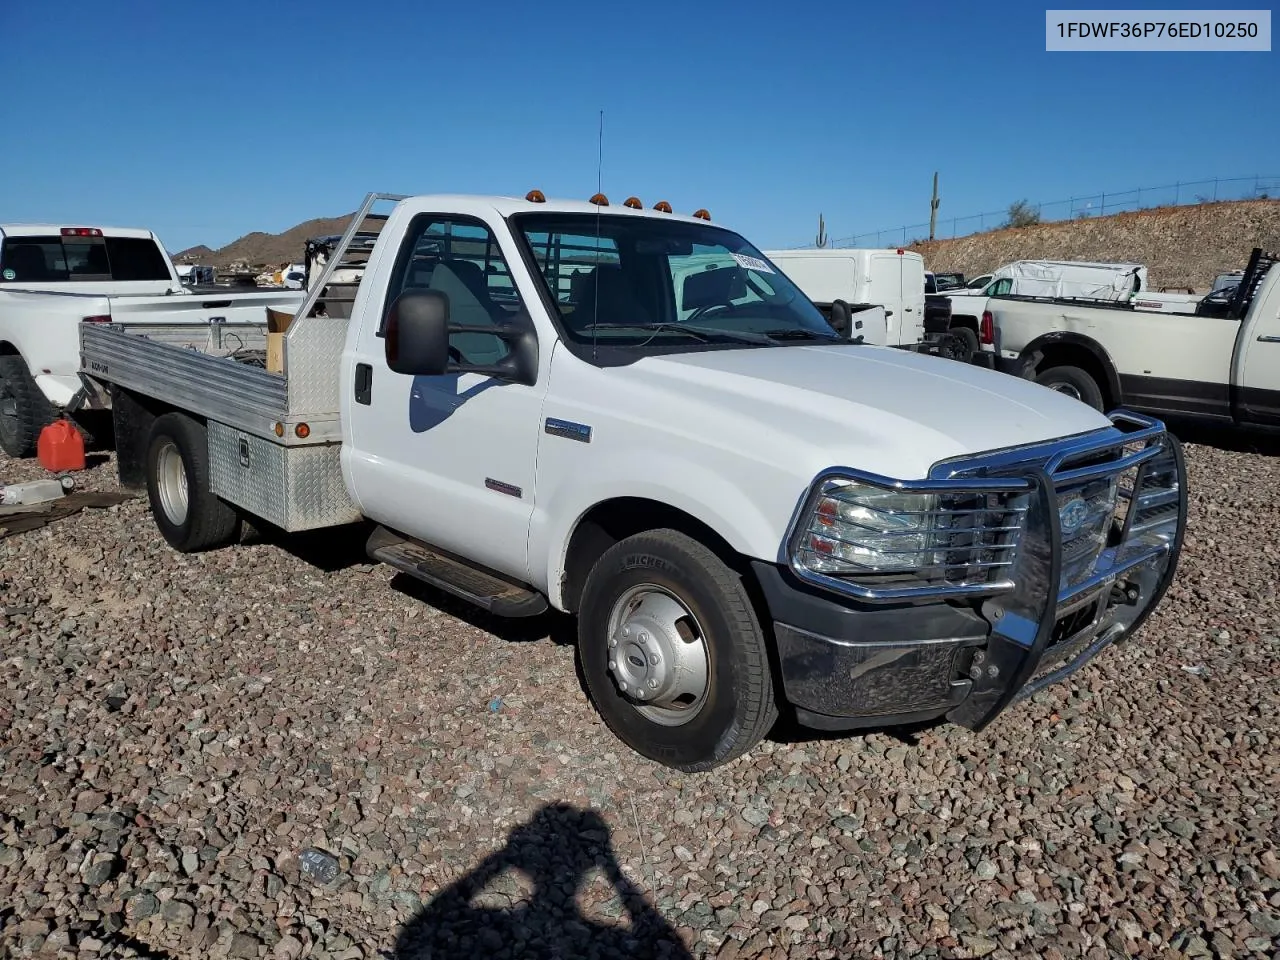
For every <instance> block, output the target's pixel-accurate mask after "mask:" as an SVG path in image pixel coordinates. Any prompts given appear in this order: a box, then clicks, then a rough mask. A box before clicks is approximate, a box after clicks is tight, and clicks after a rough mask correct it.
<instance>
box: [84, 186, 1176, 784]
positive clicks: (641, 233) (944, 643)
mask: <svg viewBox="0 0 1280 960" xmlns="http://www.w3.org/2000/svg"><path fill="white" fill-rule="evenodd" d="M385 204H392V205H393V206H392V209H391V210H390V212H389V214H388V215H381V214H379V215H377V217H378V237H377V240H376V243H375V244H374V246H373V249H372V250H371V251H364V252H362V253H361V254H360V256H361V257H364V258H367V265H366V268H365V269H364V272H363V276H362V277H361V279H360V282H359V285H358V287H357V289H356V292H355V295H354V299H353V301H352V302H351V304H350V309H346V308H345V307H343V308H341V309H339V310H337V311H336V313H337V314H339V315H338V316H329V315H327V314H328V311H327V310H326V311H324V312H323V313H322V312H319V311H317V310H315V309H314V305H315V303H316V302H317V299H318V298H319V297H320V296H321V292H322V291H323V290H324V289H325V288H326V285H327V277H326V276H325V275H322V276H320V277H319V278H318V279H317V281H316V282H314V283H312V284H310V285H309V286H310V290H309V292H308V294H307V298H306V299H305V300H304V301H303V304H302V307H301V309H300V310H299V312H298V315H297V316H296V318H295V319H294V321H293V322H292V323H291V324H290V326H289V327H288V330H287V332H286V333H285V335H284V336H285V339H284V370H283V373H281V374H272V373H268V372H267V371H266V370H265V369H262V368H259V367H255V366H250V365H247V364H244V363H240V362H237V360H236V359H235V358H227V357H217V356H212V355H209V354H208V353H205V352H203V351H202V350H201V349H189V348H186V347H183V346H180V345H176V344H174V343H172V342H167V341H166V340H164V339H163V338H160V339H150V338H147V337H145V336H140V335H139V334H138V333H137V332H136V331H131V330H129V329H118V328H116V327H114V326H112V325H109V324H83V325H82V326H81V331H80V334H81V350H82V355H83V356H82V376H83V378H84V379H85V381H86V389H91V390H92V391H93V392H95V393H100V394H103V395H105V396H106V397H107V398H108V400H109V402H110V404H111V407H112V409H113V411H114V416H115V421H116V442H117V447H118V455H119V456H118V462H119V470H120V476H121V481H122V482H123V483H125V484H126V485H135V486H143V485H145V487H146V488H147V491H148V495H149V498H150V503H151V509H152V513H153V515H154V518H155V522H156V524H157V526H158V527H159V529H160V531H161V532H162V533H163V535H164V537H165V538H166V539H167V540H168V542H169V543H170V544H172V545H173V547H174V548H175V549H177V550H182V551H190V550H198V549H206V548H211V547H215V546H220V545H226V544H231V543H233V542H234V541H235V540H236V539H237V531H238V527H239V525H240V523H241V522H242V518H243V517H244V516H246V515H247V516H250V517H252V518H254V519H255V520H257V521H264V520H265V521H268V522H270V523H272V524H274V525H276V526H278V527H281V528H283V529H284V530H286V531H296V530H306V529H314V528H319V527H328V526H334V525H339V524H347V523H356V522H363V523H366V524H368V525H369V526H370V528H371V532H370V535H369V540H368V552H369V554H370V555H371V556H372V557H374V558H375V559H377V560H379V561H382V562H385V563H387V564H389V565H390V566H392V567H394V568H396V569H399V570H401V571H404V572H406V573H408V574H410V575H411V576H414V577H417V578H419V579H421V580H423V581H425V582H427V583H429V584H432V585H434V586H436V587H438V588H440V589H442V590H445V591H449V592H451V593H453V594H456V595H459V596H461V597H464V598H466V599H467V600H468V601H470V602H472V603H475V604H477V605H479V606H481V607H484V608H486V609H488V610H490V611H492V612H493V613H495V614H499V615H503V616H522V615H524V616H527V615H538V614H541V613H543V612H545V611H548V610H556V611H561V612H564V613H568V614H572V615H574V616H575V617H576V619H577V625H578V640H577V642H578V652H579V656H580V659H581V665H582V670H583V675H584V677H585V681H586V685H587V688H588V690H589V693H590V696H591V698H592V700H593V702H594V704H595V706H596V708H597V709H598V711H599V713H600V714H601V716H602V717H603V719H604V721H605V722H606V723H607V724H608V726H609V727H610V729H611V730H612V731H614V733H615V734H616V735H617V736H618V737H619V738H620V739H621V740H623V741H624V742H625V743H627V744H628V745H629V746H630V747H632V748H633V749H635V750H636V751H638V752H639V753H641V754H643V755H645V756H647V757H649V758H651V759H653V760H655V761H657V762H660V763H663V764H666V765H669V766H672V767H676V768H679V769H682V770H703V769H707V768H710V767H713V766H716V765H718V764H721V763H724V762H726V761H728V760H730V759H732V758H734V757H737V756H740V755H741V754H743V753H744V752H746V751H747V750H749V749H750V748H751V747H752V746H753V745H754V744H755V743H756V742H757V741H758V740H759V739H760V738H761V737H762V736H764V735H765V734H766V733H767V732H768V731H769V729H770V727H771V726H772V724H773V723H774V721H775V719H776V718H777V717H778V716H779V712H780V711H788V712H790V713H791V714H792V715H793V716H794V717H796V718H797V719H798V720H799V721H800V722H801V723H803V724H806V725H809V726H812V727H818V728H825V729H856V728H865V727H883V726H889V725H893V724H898V723H903V722H913V721H919V720H926V719H933V718H946V719H949V720H951V721H953V722H956V723H959V724H961V725H964V726H966V727H968V728H970V729H975V730H977V729H982V728H983V727H984V726H985V725H986V724H988V723H990V722H991V721H992V720H993V719H994V718H995V717H996V716H998V715H999V714H1000V713H1001V712H1002V711H1003V710H1005V708H1007V707H1008V706H1009V705H1010V704H1012V703H1014V702H1015V701H1017V700H1019V699H1021V698H1024V697H1026V696H1029V695H1030V694H1031V693H1034V692H1035V691H1037V690H1039V689H1042V688H1043V687H1044V686H1046V685H1048V684H1051V683H1054V682H1056V681H1058V680H1061V679H1063V678H1064V677H1066V676H1068V675H1069V674H1070V673H1071V672H1073V671H1074V670H1076V669H1078V668H1079V667H1080V666H1081V665H1082V664H1084V663H1086V662H1088V661H1089V660H1090V658H1092V657H1093V656H1095V655H1097V654H1098V653H1099V652H1100V651H1102V650H1103V649H1105V648H1106V647H1107V646H1108V645H1110V644H1111V643H1113V642H1115V641H1117V640H1119V639H1121V638H1124V637H1127V636H1130V635H1132V633H1133V632H1134V631H1135V630H1136V629H1137V628H1138V626H1139V625H1140V624H1141V622H1142V621H1143V620H1144V619H1145V618H1146V617H1147V616H1148V615H1149V614H1150V612H1151V611H1152V609H1154V608H1155V606H1156V605H1157V604H1158V603H1159V601H1160V598H1161V596H1162V595H1163V593H1164V592H1165V590H1166V588H1167V586H1168V584H1169V581H1170V579H1171V578H1172V576H1173V575H1174V571H1175V569H1176V564H1177V557H1178V554H1179V551H1180V548H1181V541H1182V533H1183V529H1184V526H1185V517H1186V501H1187V491H1186V478H1185V468H1184V463H1183V458H1182V454H1181V448H1180V446H1179V445H1178V442H1177V441H1176V439H1174V438H1173V437H1172V436H1170V435H1169V434H1168V433H1167V432H1166V431H1165V430H1164V428H1163V426H1162V425H1161V424H1160V423H1159V422H1157V421H1154V420H1151V419H1149V418H1145V417H1141V416H1138V415H1134V414H1129V413H1126V412H1123V411H1112V413H1111V414H1110V415H1103V414H1101V413H1099V412H1097V411H1095V410H1093V409H1091V408H1090V407H1088V406H1087V405H1085V404H1083V403H1080V402H1078V401H1076V400H1073V399H1071V398H1069V397H1066V396H1063V395H1061V394H1058V393H1055V392H1053V391H1050V390H1046V389H1044V388H1043V387H1040V386H1037V385H1036V384H1033V383H1028V382H1026V381H1024V380H1021V379H1018V378H1014V377H1008V376H1004V375H1001V374H999V373H996V372H994V371H990V370H985V369H981V368H979V367H976V366H968V365H964V364H958V363H954V362H951V361H947V360H944V359H939V358H936V357H930V356H925V355H921V354H917V353H911V352H905V351H902V350H898V349H893V348H888V347H878V346H869V345H866V344H859V343H856V342H854V341H852V340H850V339H848V338H847V337H845V338H842V337H839V336H835V335H833V331H832V328H831V326H830V325H829V323H828V321H827V319H826V318H825V317H824V316H823V315H822V314H821V313H820V312H819V311H818V310H817V308H816V307H815V306H814V305H813V303H812V302H811V301H810V300H808V299H807V298H806V297H805V296H804V295H803V294H801V293H800V291H799V290H798V289H796V288H795V286H794V285H793V284H791V283H790V281H788V280H787V279H786V277H785V276H783V275H782V274H781V273H780V272H779V271H778V270H777V268H776V267H774V266H773V265H772V264H771V263H770V262H769V261H768V259H767V258H766V257H765V256H764V255H763V254H761V252H760V251H759V250H758V249H756V248H755V247H753V246H752V245H751V244H750V243H748V242H747V241H746V240H744V239H743V238H742V237H741V236H740V235H738V234H736V233H734V232H733V231H731V230H729V229H726V228H724V227H721V226H718V225H716V224H713V223H711V222H710V217H709V215H708V214H707V213H706V211H699V212H698V214H695V215H694V216H692V217H688V216H679V215H676V214H674V213H672V212H670V211H671V208H670V206H669V205H668V204H666V203H659V204H657V205H655V207H653V208H651V209H645V208H643V207H642V205H641V203H640V201H639V200H638V199H636V198H629V199H628V200H627V201H626V203H624V204H623V205H622V206H617V205H610V204H609V203H608V201H607V199H606V198H605V197H602V196H600V195H597V196H595V197H593V198H592V199H591V201H589V202H586V203H583V202H575V201H556V202H552V201H548V200H547V199H546V198H545V197H543V196H542V195H541V194H540V193H539V192H537V191H531V192H530V194H529V195H528V196H527V197H525V198H522V199H521V198H506V197H470V196H454V195H430V196H415V197H400V196H392V195H381V194H370V195H369V196H368V197H367V198H366V200H365V204H364V206H363V207H362V208H361V210H360V211H359V213H358V214H357V215H356V217H355V218H353V220H352V222H351V226H350V227H349V228H348V231H347V233H346V234H345V235H344V237H343V238H342V240H341V241H340V242H339V243H338V245H337V247H336V248H335V250H334V255H333V256H332V257H331V258H329V261H328V263H326V265H325V267H324V270H325V271H326V273H328V272H330V271H335V270H338V269H342V263H343V259H344V254H345V251H346V249H347V247H348V244H349V242H350V241H351V240H352V238H353V237H354V236H355V234H356V232H357V230H358V229H360V228H361V224H362V223H365V224H367V223H368V222H370V220H371V219H374V217H375V213H374V211H375V207H380V206H382V205H385ZM365 229H367V227H365ZM708 256H710V257H713V258H714V259H715V260H716V261H717V262H716V263H713V264H711V265H710V266H708V265H707V263H706V262H705V258H707V257H708ZM690 257H698V258H703V259H701V260H699V261H698V264H699V276H700V277H702V278H703V279H701V280H699V281H696V282H695V281H693V280H692V279H691V278H689V277H688V276H686V277H685V279H684V281H683V283H682V285H681V293H680V296H679V299H677V297H676V295H675V284H674V282H673V278H674V277H676V276H677V275H684V274H683V271H684V268H685V267H686V266H687V265H688V263H689V258H690ZM744 289H745V290H748V291H751V295H749V296H744V295H743V290H744ZM192 339H193V341H195V343H193V345H194V346H196V347H197V348H198V347H199V346H200V344H201V343H203V341H202V340H201V339H200V337H199V336H196V337H193V338H192Z"/></svg>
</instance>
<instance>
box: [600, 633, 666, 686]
mask: <svg viewBox="0 0 1280 960" xmlns="http://www.w3.org/2000/svg"><path fill="white" fill-rule="evenodd" d="M611 639H612V640H613V641H614V642H613V643H611V644H610V649H609V672H610V673H612V674H613V677H614V679H615V680H617V682H618V686H619V687H620V688H621V689H622V691H623V692H624V693H627V694H629V695H631V696H633V697H635V698H636V699H637V700H653V699H654V697H656V696H658V695H660V694H661V693H662V691H663V690H664V689H665V688H666V686H667V683H668V680H669V669H668V663H669V660H670V658H669V657H668V656H667V655H666V653H667V652H666V649H665V647H666V644H665V641H666V637H665V636H664V635H663V633H662V629H661V628H660V627H659V626H658V624H656V623H655V622H653V621H652V620H650V619H649V618H648V617H634V618H631V619H628V620H626V621H624V622H623V624H622V628H621V629H620V630H619V631H618V632H617V634H616V635H615V636H614V637H613V638H611Z"/></svg>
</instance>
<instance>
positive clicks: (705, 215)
mask: <svg viewBox="0 0 1280 960" xmlns="http://www.w3.org/2000/svg"><path fill="white" fill-rule="evenodd" d="M693 215H694V216H695V217H697V218H698V219H699V220H710V219H711V214H710V213H709V212H708V211H707V210H706V209H705V208H704V209H702V210H695V211H693Z"/></svg>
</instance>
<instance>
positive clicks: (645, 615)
mask: <svg viewBox="0 0 1280 960" xmlns="http://www.w3.org/2000/svg"><path fill="white" fill-rule="evenodd" d="M578 654H579V657H580V659H581V664H582V673H583V677H584V679H585V681H586V686H587V691H588V693H589V694H590V696H591V700H592V702H593V703H594V704H595V707H596V709H597V710H598V711H599V713H600V715H601V717H602V718H603V719H604V722H605V724H606V725H608V727H609V729H610V730H611V731H613V733H614V735H615V736H617V737H618V738H619V739H620V740H622V742H623V743H625V744H627V746H629V747H631V749H633V750H635V751H636V752H637V753H639V754H641V755H642V756H644V757H647V758H649V759H650V760H654V761H657V762H658V763H661V764H663V765H665V766H668V767H673V768H675V769H677V770H684V771H687V772H694V771H701V770H709V769H711V768H712V767H716V766H719V765H721V764H723V763H727V762H728V761H730V760H733V759H735V758H737V757H739V756H741V755H742V754H744V753H746V752H747V751H748V750H750V749H751V748H752V747H753V746H755V745H756V744H757V743H758V742H759V741H760V739H761V738H762V737H763V736H764V735H765V734H766V733H768V732H769V728H770V727H771V726H772V725H773V723H774V721H775V720H776V719H777V716H778V705H777V701H776V700H775V697H774V687H773V681H772V675H771V670H770V666H769V656H768V652H767V650H766V645H765V634H764V630H763V629H762V628H761V625H760V622H759V620H758V619H757V617H756V613H755V609H754V607H753V606H752V603H751V599H750V597H749V596H748V594H747V591H746V588H745V586H744V585H743V583H742V579H741V578H740V577H739V576H738V574H737V573H735V572H734V571H733V570H732V569H731V568H730V567H729V566H728V565H727V564H726V563H725V562H724V561H723V560H721V559H720V558H719V557H718V556H716V555H715V554H714V553H713V552H712V551H711V550H709V549H708V548H707V547H706V546H705V545H703V544H702V543H700V542H698V541H697V540H694V539H693V538H692V537H689V536H687V535H685V534H683V533H680V532H678V531H675V530H653V531H649V532H647V533H641V534H637V535H635V536H633V537H628V538H627V539H625V540H622V541H620V542H619V543H616V544H614V545H613V546H612V547H610V548H609V549H608V550H606V551H605V553H604V554H603V556H601V557H600V559H599V561H598V562H597V563H596V565H595V566H594V567H593V568H592V570H591V573H590V574H589V575H588V577H587V580H586V583H585V584H584V586H583V591H582V603H581V605H580V610H579V615H578ZM624 685H625V686H626V689H625V690H624V689H623V686H624ZM637 691H640V692H639V693H637Z"/></svg>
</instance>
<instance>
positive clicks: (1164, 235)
mask: <svg viewBox="0 0 1280 960" xmlns="http://www.w3.org/2000/svg"><path fill="white" fill-rule="evenodd" d="M1256 246H1261V247H1268V248H1272V247H1277V246H1280V200H1238V201H1227V202H1222V203H1208V204H1202V205H1199V206H1186V207H1156V208H1153V209H1151V210H1139V211H1135V212H1132V213H1118V214H1115V215H1113V216H1109V217H1093V218H1089V219H1084V220H1063V221H1056V222H1053V223H1040V224H1035V225H1034V226H1030V227H1009V228H1005V229H1003V230H989V231H987V232H986V233H975V234H972V235H970V236H967V237H958V238H956V239H954V240H935V241H932V242H929V241H925V242H921V243H916V244H913V245H912V247H911V249H913V250H918V251H919V252H920V253H922V254H923V255H924V259H925V264H926V266H927V267H928V269H930V270H942V271H945V270H960V271H963V272H964V273H965V275H966V276H971V277H972V276H978V275H979V274H983V273H988V272H990V271H991V270H994V269H995V268H996V267H998V266H1000V265H1001V264H1002V263H1008V262H1009V261H1011V260H1029V259H1052V260H1104V261H1123V262H1136V263H1145V264H1146V265H1147V268H1148V271H1149V276H1150V282H1151V286H1152V288H1154V289H1159V288H1160V287H1162V286H1169V287H1188V286H1189V287H1194V288H1196V289H1197V290H1207V289H1208V288H1209V286H1210V284H1211V283H1212V281H1213V278H1214V276H1215V275H1217V274H1218V273H1221V272H1223V271H1225V270H1235V269H1237V268H1241V267H1243V266H1244V265H1245V263H1246V262H1247V261H1248V258H1249V252H1250V251H1251V250H1252V249H1253V248H1254V247H1256Z"/></svg>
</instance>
